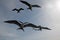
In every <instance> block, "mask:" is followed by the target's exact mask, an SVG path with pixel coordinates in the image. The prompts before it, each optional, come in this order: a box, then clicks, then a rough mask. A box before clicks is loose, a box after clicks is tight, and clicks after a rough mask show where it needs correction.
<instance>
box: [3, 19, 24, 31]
mask: <svg viewBox="0 0 60 40" xmlns="http://www.w3.org/2000/svg"><path fill="white" fill-rule="evenodd" d="M4 22H5V23H10V24H16V25H18V26H19V28H18V29H22V30H23V31H24V29H23V24H22V22H21V21H19V22H18V21H16V20H8V21H4Z"/></svg>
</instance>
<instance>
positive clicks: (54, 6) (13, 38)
mask: <svg viewBox="0 0 60 40" xmlns="http://www.w3.org/2000/svg"><path fill="white" fill-rule="evenodd" d="M25 1H27V2H29V3H31V4H38V5H40V6H41V8H33V9H32V11H30V10H28V9H27V6H26V5H24V4H22V3H21V2H19V0H0V40H60V29H59V28H60V0H25ZM21 7H22V8H24V9H25V10H23V11H21V12H20V13H18V14H17V12H16V11H12V9H14V8H21ZM7 20H19V21H22V22H29V23H33V24H35V25H41V26H44V27H49V28H51V29H52V30H42V31H35V30H33V29H32V28H24V30H25V32H23V31H22V30H16V29H17V28H18V26H17V25H14V24H8V23H4V21H7Z"/></svg>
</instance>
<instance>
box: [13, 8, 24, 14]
mask: <svg viewBox="0 0 60 40" xmlns="http://www.w3.org/2000/svg"><path fill="white" fill-rule="evenodd" d="M21 10H24V9H23V8H20V9H17V8H14V9H13V10H12V11H17V13H19V12H20V11H21Z"/></svg>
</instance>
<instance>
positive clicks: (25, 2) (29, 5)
mask: <svg viewBox="0 0 60 40" xmlns="http://www.w3.org/2000/svg"><path fill="white" fill-rule="evenodd" d="M19 1H20V2H21V3H23V4H25V5H27V6H28V7H29V9H30V10H32V5H31V4H30V3H28V2H27V1H23V0H19Z"/></svg>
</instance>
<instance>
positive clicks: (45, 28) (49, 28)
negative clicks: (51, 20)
mask: <svg viewBox="0 0 60 40" xmlns="http://www.w3.org/2000/svg"><path fill="white" fill-rule="evenodd" d="M41 28H42V29H47V30H51V29H50V28H48V27H41Z"/></svg>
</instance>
